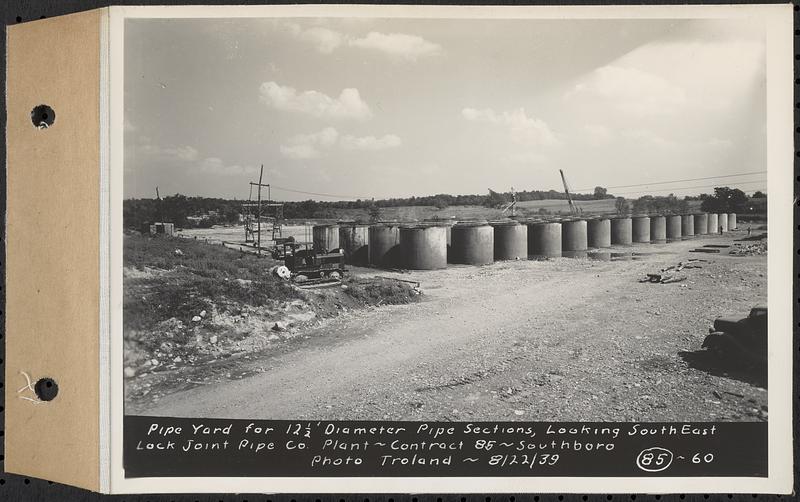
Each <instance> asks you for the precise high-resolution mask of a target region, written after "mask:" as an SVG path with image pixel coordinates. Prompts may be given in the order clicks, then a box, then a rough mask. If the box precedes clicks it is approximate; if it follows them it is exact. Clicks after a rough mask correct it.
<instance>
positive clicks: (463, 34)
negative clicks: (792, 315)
mask: <svg viewBox="0 0 800 502" xmlns="http://www.w3.org/2000/svg"><path fill="white" fill-rule="evenodd" d="M763 35H764V34H763V30H762V29H761V28H760V27H759V26H756V25H752V24H749V23H747V22H745V21H731V20H720V21H714V20H702V21H701V20H492V21H485V20H444V19H428V20H426V19H369V20H367V19H290V18H283V19H230V20H223V19H185V20H163V19H159V20H155V19H129V20H127V21H126V25H125V126H124V127H125V167H124V168H125V179H124V184H125V189H124V190H125V196H126V197H153V196H154V192H155V187H156V186H158V187H159V189H160V192H161V194H162V195H167V194H172V193H176V192H179V193H183V194H187V195H202V196H214V197H226V198H234V197H236V198H240V199H241V198H247V197H248V193H249V187H248V182H249V181H252V180H256V179H257V178H258V171H259V166H260V165H261V164H263V165H264V182H265V183H271V184H272V185H273V186H274V187H276V188H275V189H274V190H273V196H274V198H276V199H282V200H299V199H308V198H314V199H319V200H331V199H332V198H347V197H352V198H356V197H358V198H371V197H375V198H386V197H406V196H411V195H429V194H435V193H452V194H473V193H486V190H487V188H492V189H494V190H498V191H507V190H508V189H509V188H510V187H512V186H513V187H515V188H516V189H517V190H524V189H529V190H530V189H551V188H552V189H558V190H560V189H561V180H560V177H559V174H558V169H563V170H564V171H565V173H566V175H567V178H568V181H569V182H570V184H571V186H572V187H573V189H576V190H580V189H588V190H587V191H590V190H591V188H592V187H594V186H596V185H601V186H608V187H621V188H616V189H614V188H612V189H610V190H609V191H610V192H612V193H615V194H620V193H621V194H625V195H626V196H628V197H636V196H638V195H641V194H642V193H653V194H656V195H666V194H668V193H670V192H674V193H676V194H687V193H700V192H709V191H711V190H712V187H713V186H715V185H720V184H724V185H730V186H739V187H740V188H742V189H743V190H745V191H748V190H749V191H752V190H756V189H763V188H764V187H765V186H766V182H762V181H759V180H763V179H765V175H764V174H756V175H749V176H739V177H732V178H724V179H722V178H720V179H713V180H706V181H682V182H676V183H673V184H657V185H652V186H650V187H642V186H636V187H627V188H625V187H624V186H627V185H637V184H641V183H657V182H662V181H672V180H694V179H697V178H703V177H711V176H721V175H726V174H737V173H748V172H758V171H764V170H766V125H765V124H766V115H765V102H766V96H765V73H764V72H765V55H764V41H763ZM278 187H280V188H278ZM289 190H293V191H289ZM298 192H309V193H313V194H331V195H334V196H340V197H329V196H326V195H309V194H305V193H298Z"/></svg>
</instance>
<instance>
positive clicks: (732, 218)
mask: <svg viewBox="0 0 800 502" xmlns="http://www.w3.org/2000/svg"><path fill="white" fill-rule="evenodd" d="M737 228H739V227H737V226H736V213H728V230H736V229H737Z"/></svg>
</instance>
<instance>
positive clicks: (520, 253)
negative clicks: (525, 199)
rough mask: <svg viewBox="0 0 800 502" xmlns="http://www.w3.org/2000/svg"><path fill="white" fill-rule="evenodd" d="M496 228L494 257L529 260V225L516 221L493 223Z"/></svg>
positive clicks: (498, 258) (496, 259) (497, 258)
mask: <svg viewBox="0 0 800 502" xmlns="http://www.w3.org/2000/svg"><path fill="white" fill-rule="evenodd" d="M491 225H492V228H494V259H495V261H500V260H527V259H528V227H527V226H525V225H520V224H519V223H517V222H516V221H514V222H502V223H491Z"/></svg>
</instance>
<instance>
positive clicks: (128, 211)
mask: <svg viewBox="0 0 800 502" xmlns="http://www.w3.org/2000/svg"><path fill="white" fill-rule="evenodd" d="M570 195H571V196H572V198H573V199H574V200H598V199H616V201H615V207H616V210H617V212H618V213H620V214H627V213H630V212H634V213H653V214H672V213H682V212H686V211H687V210H688V201H689V200H701V201H702V203H701V206H700V208H701V210H703V211H706V212H735V213H739V214H747V213H762V212H763V213H766V204H765V203H766V195H765V194H763V193H761V192H756V193H755V194H753V196H752V197H748V196H747V195H745V194H744V192H742V191H741V190H739V189H736V188H729V187H718V188H715V189H714V193H713V194H701V195H700V196H697V197H684V198H683V199H679V198H678V197H676V196H675V195H672V194H670V195H667V196H653V195H645V196H642V197H639V198H638V199H636V200H633V201H632V202H631V201H628V200H627V199H625V198H624V197H614V195H611V194H609V193H608V191H607V190H606V189H605V188H603V187H596V188H595V190H594V193H592V194H580V193H578V194H570ZM514 197H516V200H517V201H518V202H524V201H529V200H553V199H556V200H563V199H566V194H565V193H564V192H559V191H556V190H524V191H521V192H516V193H515V194H514ZM511 200H512V194H511V192H505V193H501V192H495V191H493V190H489V194H488V195H450V194H436V195H429V196H423V197H406V198H391V199H380V200H367V199H357V200H352V201H315V200H304V201H291V202H284V203H283V204H284V206H283V216H284V218H286V219H315V218H319V219H323V218H324V219H335V218H338V217H339V211H340V210H342V209H364V210H366V211H367V212H368V214H370V215H372V214H378V213H379V211H380V208H385V207H398V206H434V207H436V208H438V209H445V208H447V207H448V206H484V207H501V206H503V205H505V204H507V203H509V202H511ZM242 202H244V201H241V200H236V199H233V200H230V199H221V198H209V197H188V196H186V195H182V194H175V195H170V196H167V197H163V198H161V199H126V200H125V201H123V221H124V224H125V226H126V227H128V228H135V229H140V228H141V227H142V225H143V224H144V223H153V222H157V221H165V222H172V223H174V224H175V225H176V226H177V227H179V228H192V227H211V226H212V225H219V224H234V223H237V222H239V221H240V214H241V213H242ZM262 211H263V214H269V213H268V212H267V211H268V210H267V209H266V208H265V209H263V210H262Z"/></svg>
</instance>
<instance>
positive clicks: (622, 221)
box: [611, 217, 633, 246]
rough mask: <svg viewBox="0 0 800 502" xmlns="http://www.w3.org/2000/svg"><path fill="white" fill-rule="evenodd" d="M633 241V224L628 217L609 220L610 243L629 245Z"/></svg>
mask: <svg viewBox="0 0 800 502" xmlns="http://www.w3.org/2000/svg"><path fill="white" fill-rule="evenodd" d="M632 242H633V224H632V222H631V219H630V218H628V217H620V218H614V219H612V220H611V244H614V245H616V246H630V245H631V243H632Z"/></svg>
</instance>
